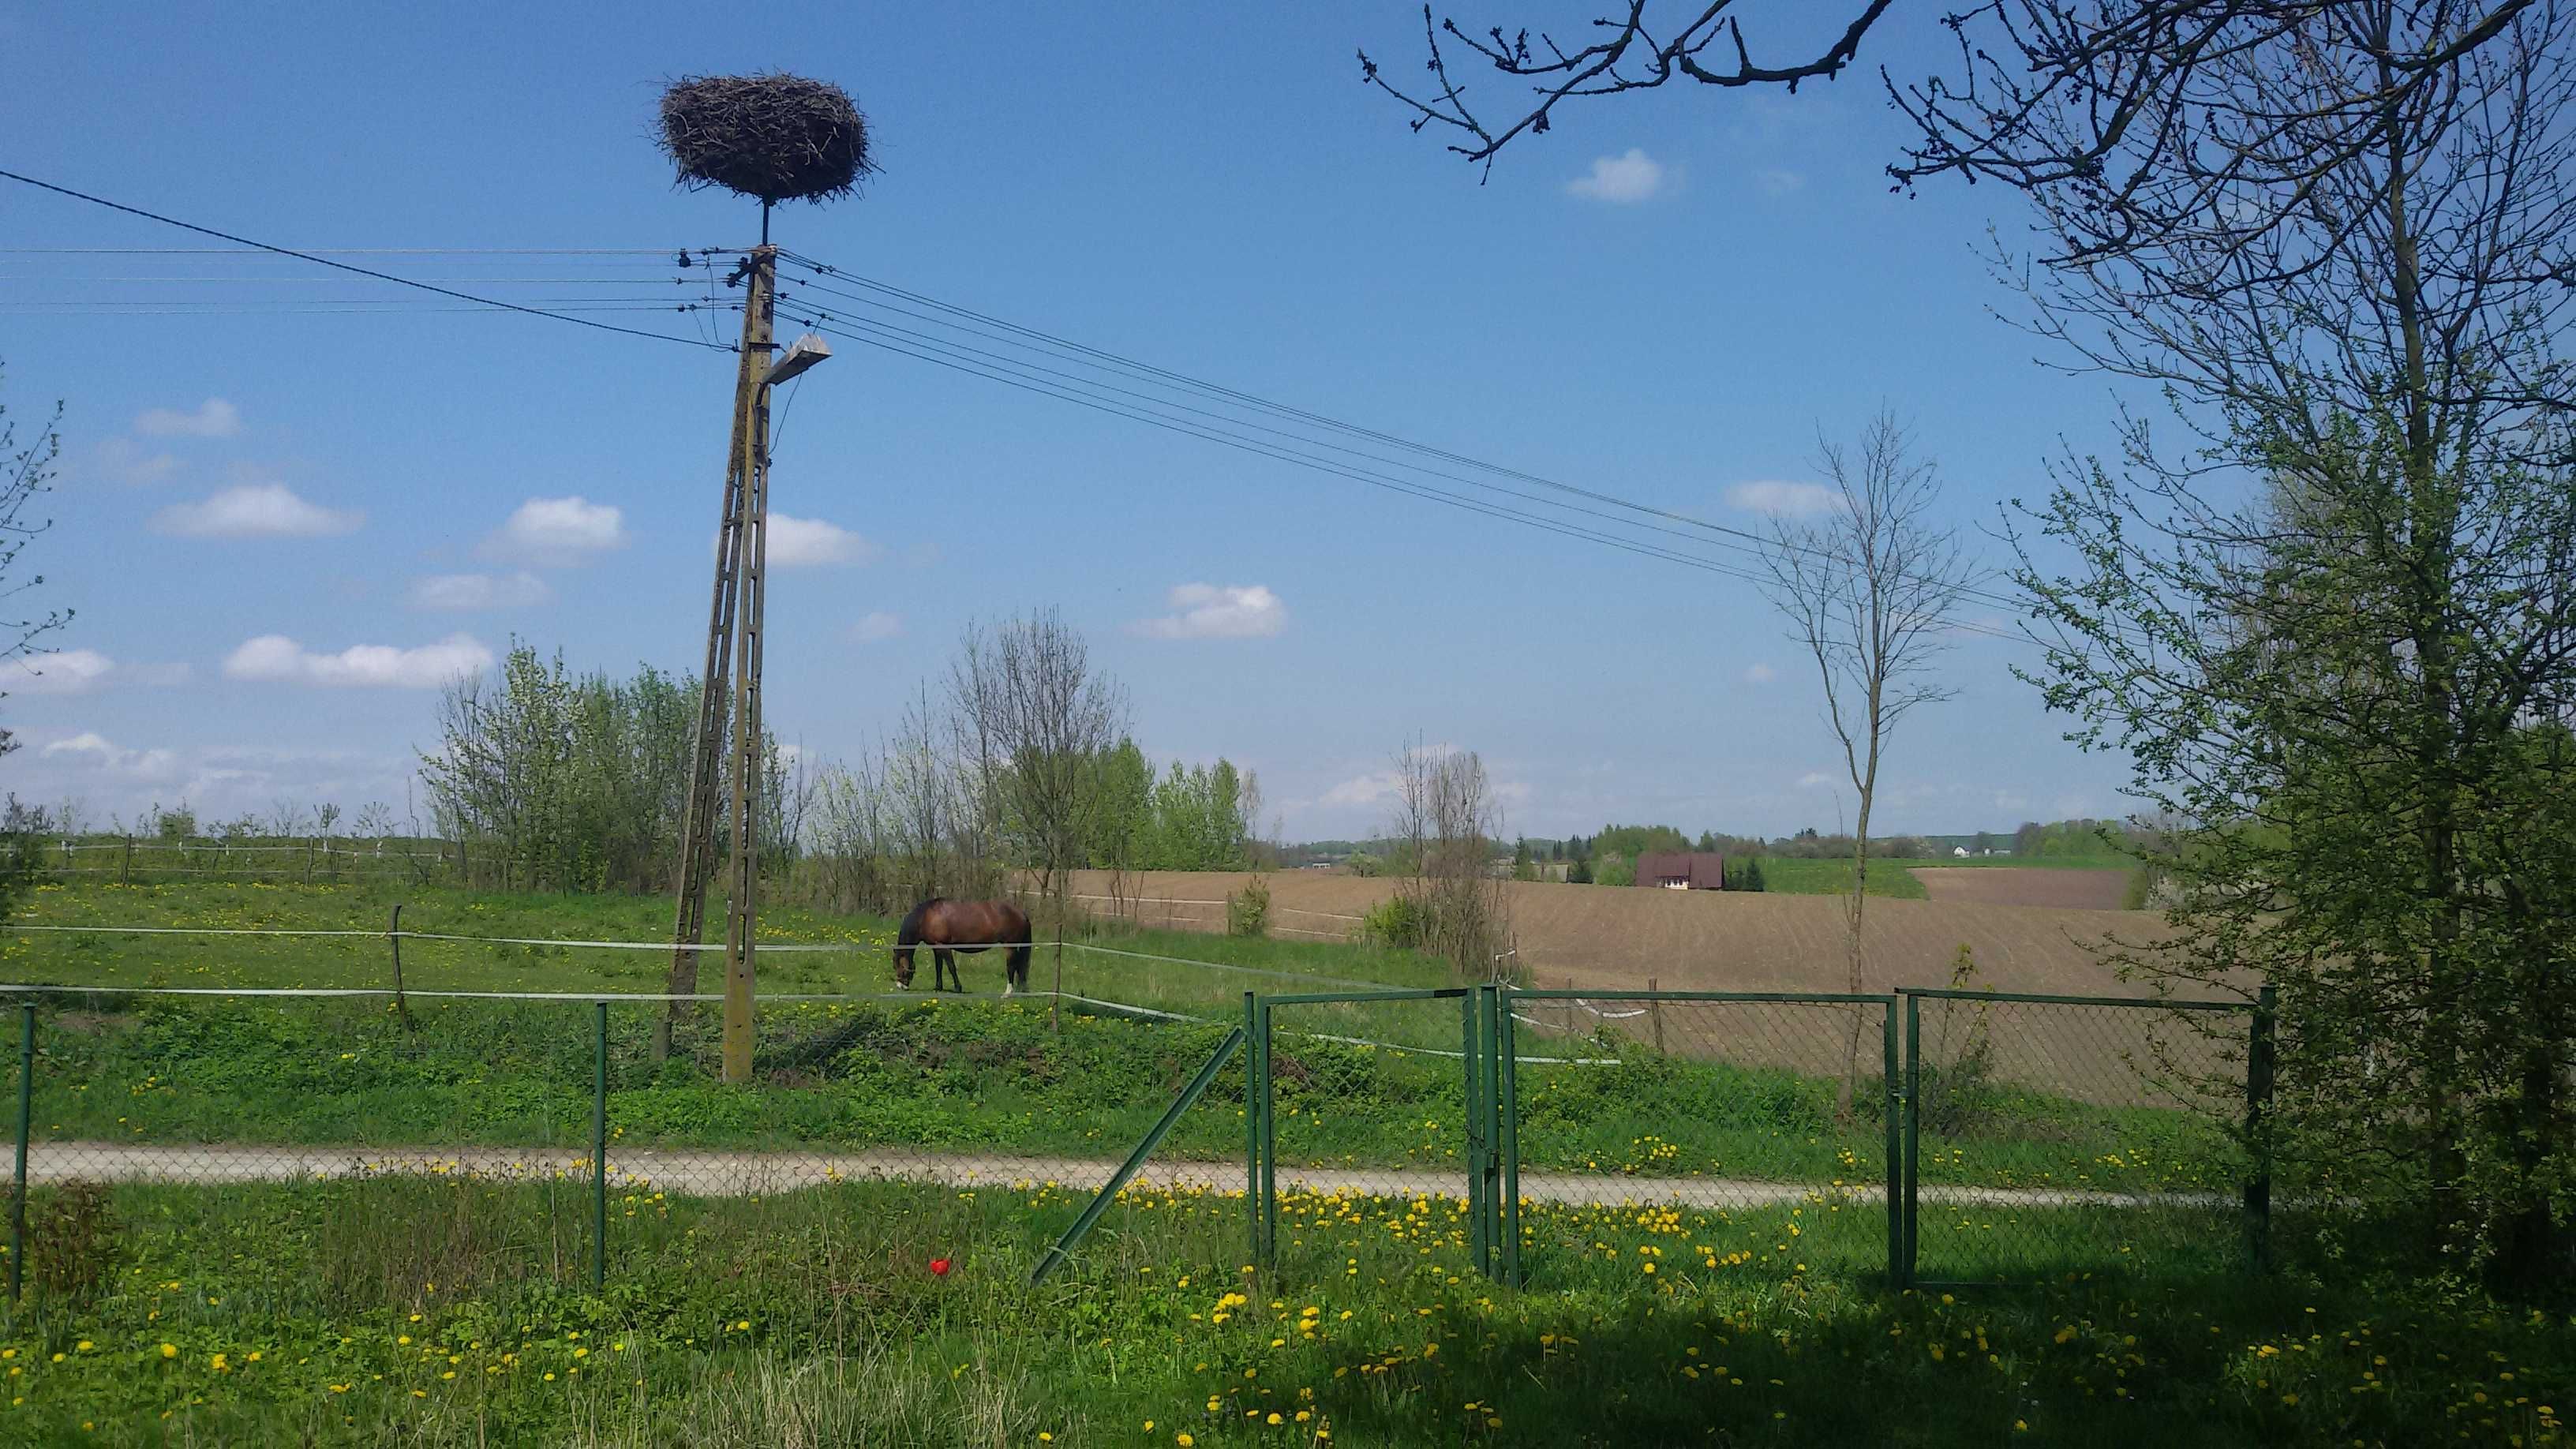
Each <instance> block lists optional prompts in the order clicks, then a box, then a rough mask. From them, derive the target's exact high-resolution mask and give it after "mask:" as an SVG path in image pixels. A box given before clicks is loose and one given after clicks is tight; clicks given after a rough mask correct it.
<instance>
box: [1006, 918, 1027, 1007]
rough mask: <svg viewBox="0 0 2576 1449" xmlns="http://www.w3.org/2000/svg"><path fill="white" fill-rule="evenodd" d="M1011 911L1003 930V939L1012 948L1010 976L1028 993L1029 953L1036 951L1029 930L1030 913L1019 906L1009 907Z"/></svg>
mask: <svg viewBox="0 0 2576 1449" xmlns="http://www.w3.org/2000/svg"><path fill="white" fill-rule="evenodd" d="M1009 911H1010V915H1009V916H1008V917H1007V918H1006V919H1005V921H1004V923H1003V929H1002V935H1003V938H1004V939H1005V940H1007V941H1009V942H1010V947H1011V955H1010V963H1009V970H1008V974H1009V977H1010V979H1011V980H1012V981H1014V982H1016V983H1018V985H1019V988H1020V989H1021V990H1022V991H1026V990H1028V989H1029V952H1030V951H1031V950H1032V949H1034V948H1033V947H1032V946H1031V945H1030V944H1029V942H1030V939H1031V937H1032V935H1033V934H1034V933H1033V932H1032V931H1031V930H1030V929H1029V916H1028V912H1026V911H1023V910H1021V909H1020V908H1019V907H1017V906H1011V907H1009Z"/></svg>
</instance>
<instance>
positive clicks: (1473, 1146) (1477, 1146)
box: [1458, 988, 1493, 1274]
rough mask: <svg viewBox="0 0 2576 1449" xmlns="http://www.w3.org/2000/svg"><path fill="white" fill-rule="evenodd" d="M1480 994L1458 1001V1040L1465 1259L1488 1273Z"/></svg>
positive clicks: (1473, 990)
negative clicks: (1463, 1090) (1462, 1071)
mask: <svg viewBox="0 0 2576 1449" xmlns="http://www.w3.org/2000/svg"><path fill="white" fill-rule="evenodd" d="M1483 994H1484V993H1483V992H1482V991H1481V990H1479V989H1476V988H1470V989H1469V990H1468V991H1467V992H1466V993H1465V994H1463V995H1461V996H1460V997H1459V998H1458V1041H1459V1045H1460V1047H1461V1048H1462V1049H1463V1050H1462V1051H1461V1052H1460V1055H1461V1056H1462V1057H1464V1058H1465V1062H1464V1067H1465V1071H1466V1095H1465V1097H1464V1099H1463V1101H1464V1105H1465V1107H1466V1121H1465V1122H1464V1123H1463V1124H1462V1125H1463V1126H1464V1127H1465V1128H1466V1132H1465V1136H1466V1141H1467V1163H1466V1167H1467V1259H1468V1261H1469V1262H1471V1263H1473V1264H1475V1265H1476V1271H1477V1272H1479V1273H1485V1274H1491V1273H1492V1272H1493V1264H1492V1259H1491V1257H1490V1254H1491V1252H1492V1245H1491V1244H1490V1243H1488V1242H1487V1241H1486V1240H1485V1107H1484V1092H1483V1091H1482V1090H1481V1089H1482V1088H1483V1086H1484V1081H1485V1064H1484V1061H1483V1059H1482V1056H1481V1053H1480V1052H1479V1051H1478V1047H1479V1045H1480V1041H1479V1039H1480V1038H1481V1037H1482V1036H1483V1035H1484V1033H1483V1031H1482V1030H1481V1029H1480V1028H1481V1027H1482V1025H1483V1023H1482V1022H1481V1021H1480V1020H1479V1019H1478V1018H1479V1017H1480V1016H1481V1015H1482V1013H1481V1012H1480V1011H1479V1010H1478V998H1480V997H1481V996H1482V995H1483Z"/></svg>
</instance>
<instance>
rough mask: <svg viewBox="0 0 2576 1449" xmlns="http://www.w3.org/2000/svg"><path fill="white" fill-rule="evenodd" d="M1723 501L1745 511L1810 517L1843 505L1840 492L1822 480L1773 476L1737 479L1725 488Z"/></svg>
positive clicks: (1779, 515) (1790, 516)
mask: <svg viewBox="0 0 2576 1449" xmlns="http://www.w3.org/2000/svg"><path fill="white" fill-rule="evenodd" d="M1726 501H1727V502H1729V503H1732V504H1734V505H1735V506H1736V507H1738V508H1741V509H1743V510H1744V511H1745V512H1747V513H1761V514H1767V515H1769V516H1770V517H1773V518H1813V517H1815V516H1816V515H1817V514H1819V513H1831V512H1833V511H1834V510H1835V509H1837V508H1840V507H1842V506H1843V496H1842V494H1840V493H1838V492H1836V491H1834V490H1833V489H1831V488H1828V487H1826V486H1825V485H1823V484H1822V483H1784V482H1781V481H1780V480H1778V479H1776V478H1764V479H1759V480H1757V481H1755V482H1751V483H1738V484H1736V485H1735V486H1734V487H1732V488H1729V489H1727V490H1726Z"/></svg>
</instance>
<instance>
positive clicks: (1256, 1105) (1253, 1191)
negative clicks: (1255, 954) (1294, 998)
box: [1243, 991, 1263, 1263]
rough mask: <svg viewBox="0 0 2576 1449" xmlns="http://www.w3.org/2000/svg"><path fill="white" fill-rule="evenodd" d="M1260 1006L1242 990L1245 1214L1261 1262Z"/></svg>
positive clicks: (1256, 1259) (1256, 1258) (1254, 1253)
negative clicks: (1255, 1084) (1256, 1084)
mask: <svg viewBox="0 0 2576 1449" xmlns="http://www.w3.org/2000/svg"><path fill="white" fill-rule="evenodd" d="M1262 1045H1263V1043H1262V1040H1261V1008H1260V1004H1259V1002H1258V1001H1257V1000H1256V999H1255V998H1254V996H1253V994H1252V993H1251V992H1249V991H1247V992H1245V993H1243V1214H1244V1221H1245V1231H1246V1233H1247V1234H1248V1237H1249V1240H1250V1243H1251V1254H1252V1261H1253V1262H1255V1263H1258V1262H1260V1261H1261V1091H1260V1089H1259V1088H1257V1087H1255V1086H1254V1085H1253V1083H1255V1082H1257V1081H1259V1080H1260V1079H1261V1072H1262V1067H1263V1062H1262V1058H1261V1049H1262Z"/></svg>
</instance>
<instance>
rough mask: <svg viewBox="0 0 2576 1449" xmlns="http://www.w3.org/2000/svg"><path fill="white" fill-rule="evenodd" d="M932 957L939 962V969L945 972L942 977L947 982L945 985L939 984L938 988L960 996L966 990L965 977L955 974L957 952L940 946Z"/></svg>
mask: <svg viewBox="0 0 2576 1449" xmlns="http://www.w3.org/2000/svg"><path fill="white" fill-rule="evenodd" d="M932 959H934V960H936V961H937V962H938V963H939V970H940V971H941V972H943V973H945V977H944V979H945V980H946V982H947V984H946V985H944V986H941V987H939V988H938V989H939V990H942V991H954V992H957V993H958V994H959V995H961V996H962V995H964V994H965V991H966V978H965V977H963V976H960V975H958V974H957V953H956V952H954V951H950V950H947V949H945V948H942V949H941V950H939V951H936V952H933V953H932Z"/></svg>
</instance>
